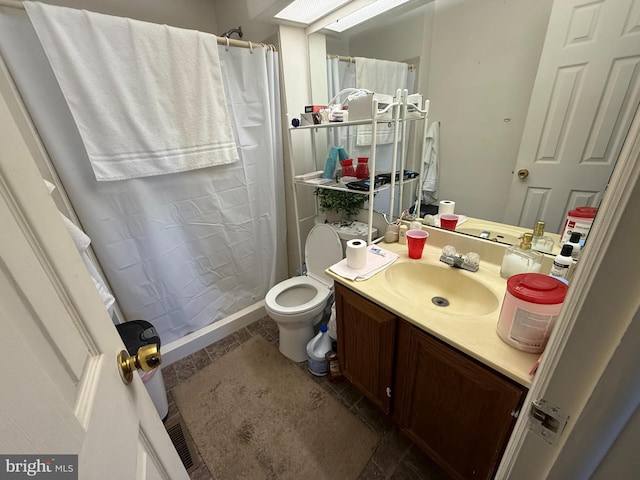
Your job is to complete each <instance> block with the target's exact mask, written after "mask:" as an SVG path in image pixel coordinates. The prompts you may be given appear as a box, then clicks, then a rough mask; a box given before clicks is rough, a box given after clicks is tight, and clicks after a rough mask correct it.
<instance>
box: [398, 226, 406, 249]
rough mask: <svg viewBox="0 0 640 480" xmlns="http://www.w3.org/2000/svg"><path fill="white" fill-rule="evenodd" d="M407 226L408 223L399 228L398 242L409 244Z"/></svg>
mask: <svg viewBox="0 0 640 480" xmlns="http://www.w3.org/2000/svg"><path fill="white" fill-rule="evenodd" d="M407 230H408V228H407V226H406V225H400V228H399V229H398V243H399V244H400V245H406V244H407Z"/></svg>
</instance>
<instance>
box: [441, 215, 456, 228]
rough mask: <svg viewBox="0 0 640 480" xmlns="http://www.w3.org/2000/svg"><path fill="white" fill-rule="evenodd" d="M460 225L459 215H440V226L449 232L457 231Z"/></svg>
mask: <svg viewBox="0 0 640 480" xmlns="http://www.w3.org/2000/svg"><path fill="white" fill-rule="evenodd" d="M457 224H458V215H455V214H453V213H443V214H442V215H440V226H441V227H442V228H446V229H447V230H455V229H456V225H457Z"/></svg>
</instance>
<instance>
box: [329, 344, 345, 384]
mask: <svg viewBox="0 0 640 480" xmlns="http://www.w3.org/2000/svg"><path fill="white" fill-rule="evenodd" d="M325 358H326V359H327V364H328V365H329V381H330V382H333V383H338V382H341V381H342V380H343V378H344V377H343V376H342V371H341V370H340V361H339V360H338V354H337V353H336V352H334V351H333V350H330V351H328V352H327V353H326V355H325Z"/></svg>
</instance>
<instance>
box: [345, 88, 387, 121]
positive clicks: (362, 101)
mask: <svg viewBox="0 0 640 480" xmlns="http://www.w3.org/2000/svg"><path fill="white" fill-rule="evenodd" d="M374 99H375V100H377V101H378V112H380V111H381V110H384V109H385V108H387V106H388V105H389V104H390V103H393V97H392V96H391V95H384V94H382V93H369V94H367V95H361V96H359V97H356V98H354V99H352V100H349V121H356V120H369V119H370V118H371V113H372V112H373V100H374ZM392 111H393V109H389V110H388V111H387V112H385V113H383V114H381V115H379V116H378V118H379V119H381V120H392V119H393V112H392Z"/></svg>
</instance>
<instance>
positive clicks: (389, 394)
mask: <svg viewBox="0 0 640 480" xmlns="http://www.w3.org/2000/svg"><path fill="white" fill-rule="evenodd" d="M385 391H386V392H387V397H389V398H391V387H387V388H386V390H385Z"/></svg>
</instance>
